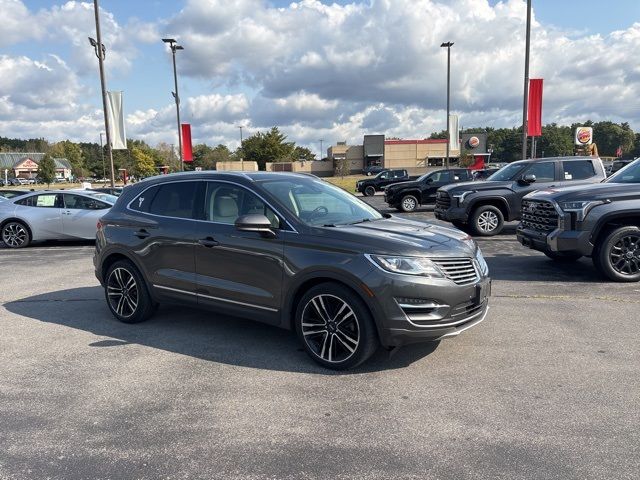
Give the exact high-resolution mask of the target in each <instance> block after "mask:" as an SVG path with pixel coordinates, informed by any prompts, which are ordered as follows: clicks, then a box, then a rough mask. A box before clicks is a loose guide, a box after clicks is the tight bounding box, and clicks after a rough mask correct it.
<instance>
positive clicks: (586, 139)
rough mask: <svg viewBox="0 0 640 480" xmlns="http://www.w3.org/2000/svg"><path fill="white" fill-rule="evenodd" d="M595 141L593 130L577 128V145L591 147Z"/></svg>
mask: <svg viewBox="0 0 640 480" xmlns="http://www.w3.org/2000/svg"><path fill="white" fill-rule="evenodd" d="M592 141H593V128H591V127H578V128H576V145H591V142H592Z"/></svg>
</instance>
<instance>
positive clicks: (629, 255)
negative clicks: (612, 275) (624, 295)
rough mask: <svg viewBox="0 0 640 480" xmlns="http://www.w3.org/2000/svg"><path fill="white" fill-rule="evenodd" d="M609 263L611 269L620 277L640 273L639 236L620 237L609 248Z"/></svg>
mask: <svg viewBox="0 0 640 480" xmlns="http://www.w3.org/2000/svg"><path fill="white" fill-rule="evenodd" d="M609 262H611V266H612V267H613V269H614V270H615V271H616V272H618V273H620V274H622V275H637V274H638V273H640V234H628V235H624V236H622V237H620V238H619V239H618V241H617V242H616V243H614V244H613V246H612V247H611V251H610V252H609Z"/></svg>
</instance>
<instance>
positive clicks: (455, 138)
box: [449, 115, 460, 150]
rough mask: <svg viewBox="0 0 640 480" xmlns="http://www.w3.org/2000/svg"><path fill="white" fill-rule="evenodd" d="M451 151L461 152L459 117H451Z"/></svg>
mask: <svg viewBox="0 0 640 480" xmlns="http://www.w3.org/2000/svg"><path fill="white" fill-rule="evenodd" d="M449 135H450V136H451V138H450V139H449V150H460V132H459V130H458V115H449Z"/></svg>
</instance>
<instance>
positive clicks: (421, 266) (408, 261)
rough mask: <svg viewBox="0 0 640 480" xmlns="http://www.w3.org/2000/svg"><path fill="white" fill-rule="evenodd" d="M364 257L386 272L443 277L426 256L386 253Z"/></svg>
mask: <svg viewBox="0 0 640 480" xmlns="http://www.w3.org/2000/svg"><path fill="white" fill-rule="evenodd" d="M366 257H367V258H368V259H369V260H370V261H371V262H373V263H374V265H376V266H378V267H379V268H381V269H382V270H386V271H387V272H391V273H400V274H403V275H420V276H423V277H431V278H444V275H443V274H442V272H441V271H440V269H439V268H438V267H437V266H436V265H435V264H434V263H433V262H432V261H431V260H429V259H428V258H423V257H392V256H387V255H384V256H383V255H367V256H366Z"/></svg>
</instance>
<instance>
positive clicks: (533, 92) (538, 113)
mask: <svg viewBox="0 0 640 480" xmlns="http://www.w3.org/2000/svg"><path fill="white" fill-rule="evenodd" d="M527 135H528V136H530V137H540V136H541V135H542V79H541V78H532V79H530V80H529V111H528V112H527Z"/></svg>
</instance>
